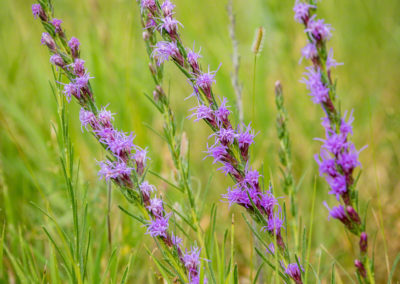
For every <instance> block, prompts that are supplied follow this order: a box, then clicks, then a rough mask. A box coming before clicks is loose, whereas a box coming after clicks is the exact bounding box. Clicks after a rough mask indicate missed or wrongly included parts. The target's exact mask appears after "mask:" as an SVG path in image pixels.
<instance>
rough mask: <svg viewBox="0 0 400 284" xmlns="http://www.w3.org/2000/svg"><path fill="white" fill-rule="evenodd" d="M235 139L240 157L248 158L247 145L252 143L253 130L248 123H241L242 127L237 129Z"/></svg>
mask: <svg viewBox="0 0 400 284" xmlns="http://www.w3.org/2000/svg"><path fill="white" fill-rule="evenodd" d="M237 134H238V135H237V141H238V143H239V149H240V152H241V155H242V157H243V158H244V159H245V160H247V159H248V151H249V146H250V145H251V144H253V143H254V137H255V134H254V130H253V129H252V128H251V126H250V124H249V125H248V126H247V127H246V126H245V125H243V129H240V130H238V133H237Z"/></svg>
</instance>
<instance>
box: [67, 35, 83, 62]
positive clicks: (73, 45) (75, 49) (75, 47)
mask: <svg viewBox="0 0 400 284" xmlns="http://www.w3.org/2000/svg"><path fill="white" fill-rule="evenodd" d="M80 45H81V43H80V42H79V40H78V39H77V38H76V37H71V39H70V41H69V42H68V46H69V48H70V49H71V53H72V56H73V57H74V58H76V57H78V56H79V46H80Z"/></svg>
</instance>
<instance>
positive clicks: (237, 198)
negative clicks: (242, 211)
mask: <svg viewBox="0 0 400 284" xmlns="http://www.w3.org/2000/svg"><path fill="white" fill-rule="evenodd" d="M259 194H260V193H259V192H258V191H256V190H255V189H253V188H249V189H241V188H238V187H233V188H228V192H227V193H226V194H223V195H222V198H225V199H227V200H228V202H229V206H232V204H233V203H236V204H239V205H242V206H244V207H246V208H249V207H251V206H252V204H251V200H252V201H253V202H254V204H258V203H259ZM249 195H250V198H251V200H250V198H249Z"/></svg>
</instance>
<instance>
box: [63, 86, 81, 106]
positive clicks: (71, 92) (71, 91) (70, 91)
mask: <svg viewBox="0 0 400 284" xmlns="http://www.w3.org/2000/svg"><path fill="white" fill-rule="evenodd" d="M78 91H79V90H78V89H77V87H76V85H75V84H74V83H68V84H65V85H64V90H63V93H64V95H65V97H66V99H67V101H68V102H71V97H72V96H74V97H76V98H78V99H79V98H80V92H78Z"/></svg>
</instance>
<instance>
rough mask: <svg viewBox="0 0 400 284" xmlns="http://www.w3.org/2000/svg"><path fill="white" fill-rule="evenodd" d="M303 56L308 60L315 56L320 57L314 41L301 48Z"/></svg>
mask: <svg viewBox="0 0 400 284" xmlns="http://www.w3.org/2000/svg"><path fill="white" fill-rule="evenodd" d="M301 55H302V57H301V58H305V59H307V60H313V59H314V58H316V57H318V50H317V48H316V47H315V44H314V43H311V42H310V43H308V44H307V45H306V46H305V47H303V49H302V50H301Z"/></svg>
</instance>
